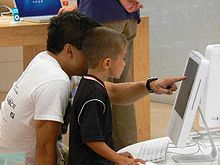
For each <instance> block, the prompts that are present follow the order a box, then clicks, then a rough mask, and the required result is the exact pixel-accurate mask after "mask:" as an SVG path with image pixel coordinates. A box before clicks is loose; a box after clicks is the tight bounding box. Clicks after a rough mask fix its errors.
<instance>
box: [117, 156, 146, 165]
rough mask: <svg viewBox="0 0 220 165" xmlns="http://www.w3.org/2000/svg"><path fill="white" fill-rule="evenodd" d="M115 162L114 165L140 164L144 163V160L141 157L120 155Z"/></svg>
mask: <svg viewBox="0 0 220 165" xmlns="http://www.w3.org/2000/svg"><path fill="white" fill-rule="evenodd" d="M115 163H116V165H140V164H145V161H143V160H141V159H133V158H127V157H122V158H121V159H119V160H118V161H117V162H115Z"/></svg>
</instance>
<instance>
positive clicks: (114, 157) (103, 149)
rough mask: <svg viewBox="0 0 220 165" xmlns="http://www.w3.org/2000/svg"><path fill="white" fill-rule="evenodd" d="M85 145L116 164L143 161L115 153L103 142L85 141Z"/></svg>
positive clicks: (128, 164)
mask: <svg viewBox="0 0 220 165" xmlns="http://www.w3.org/2000/svg"><path fill="white" fill-rule="evenodd" d="M86 145H88V146H89V148H91V149H92V150H93V151H95V152H96V153H97V154H98V155H100V156H102V157H104V158H106V159H108V160H110V161H112V162H114V163H116V164H117V165H138V162H140V163H144V161H142V160H139V159H133V158H128V157H126V156H122V155H121V154H118V153H116V152H115V151H114V150H112V149H111V148H110V147H109V146H108V145H106V144H105V143H104V142H87V143H86Z"/></svg>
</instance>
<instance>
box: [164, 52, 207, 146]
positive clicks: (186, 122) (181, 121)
mask: <svg viewBox="0 0 220 165" xmlns="http://www.w3.org/2000/svg"><path fill="white" fill-rule="evenodd" d="M208 67H209V61H208V60H207V59H206V58H205V57H204V56H203V55H201V54H200V53H199V52H197V51H192V52H190V55H189V57H188V60H187V63H186V65H185V69H184V73H183V75H184V76H186V77H187V78H186V80H184V81H182V83H181V85H180V88H179V91H178V93H177V96H176V99H175V103H174V106H173V110H172V114H171V117H170V122H169V124H168V128H167V134H168V136H169V137H170V139H171V140H172V142H173V143H174V144H175V145H176V146H177V147H180V148H181V147H184V146H185V144H186V142H187V139H188V136H189V134H190V131H191V128H192V125H193V121H194V118H195V114H196V111H197V109H198V106H199V102H200V99H201V97H202V93H203V92H204V87H205V82H206V78H207V71H208Z"/></svg>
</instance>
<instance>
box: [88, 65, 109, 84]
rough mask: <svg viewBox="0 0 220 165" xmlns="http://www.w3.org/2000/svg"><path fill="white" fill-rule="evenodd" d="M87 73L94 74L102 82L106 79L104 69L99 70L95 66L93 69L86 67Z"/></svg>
mask: <svg viewBox="0 0 220 165" xmlns="http://www.w3.org/2000/svg"><path fill="white" fill-rule="evenodd" d="M88 74H91V75H93V76H96V77H97V78H98V79H100V80H101V81H102V82H105V81H106V80H107V79H108V75H107V73H106V71H103V70H99V69H97V68H94V69H91V68H89V69H88Z"/></svg>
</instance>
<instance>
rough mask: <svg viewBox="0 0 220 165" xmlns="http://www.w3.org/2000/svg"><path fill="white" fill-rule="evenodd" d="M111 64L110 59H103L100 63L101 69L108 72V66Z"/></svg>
mask: <svg viewBox="0 0 220 165" xmlns="http://www.w3.org/2000/svg"><path fill="white" fill-rule="evenodd" d="M111 62H112V60H111V59H110V58H106V59H104V60H103V63H102V65H103V68H104V69H106V70H108V69H109V68H110V66H111Z"/></svg>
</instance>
